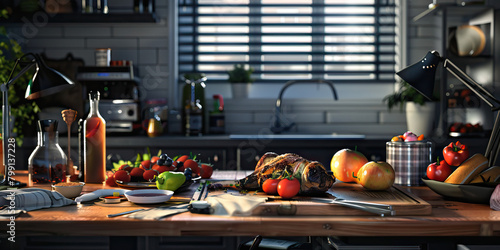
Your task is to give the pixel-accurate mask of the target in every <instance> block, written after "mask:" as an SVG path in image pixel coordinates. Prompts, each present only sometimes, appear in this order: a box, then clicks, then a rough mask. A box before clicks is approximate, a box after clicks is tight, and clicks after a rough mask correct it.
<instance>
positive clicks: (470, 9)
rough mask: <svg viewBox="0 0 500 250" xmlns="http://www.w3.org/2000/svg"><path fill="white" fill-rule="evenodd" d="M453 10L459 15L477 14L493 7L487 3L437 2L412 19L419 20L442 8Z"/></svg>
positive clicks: (453, 12) (454, 13)
mask: <svg viewBox="0 0 500 250" xmlns="http://www.w3.org/2000/svg"><path fill="white" fill-rule="evenodd" d="M444 9H446V10H451V12H452V13H451V14H453V15H458V16H475V15H477V14H479V13H481V12H483V11H485V10H488V9H491V7H489V6H485V5H477V4H476V5H465V6H462V5H456V4H439V5H438V4H436V5H431V6H429V9H427V10H425V11H423V12H422V13H420V14H418V15H416V16H415V17H414V18H413V19H412V21H413V22H417V21H419V20H420V19H422V18H424V17H426V16H428V15H430V14H436V13H438V12H439V11H442V10H444Z"/></svg>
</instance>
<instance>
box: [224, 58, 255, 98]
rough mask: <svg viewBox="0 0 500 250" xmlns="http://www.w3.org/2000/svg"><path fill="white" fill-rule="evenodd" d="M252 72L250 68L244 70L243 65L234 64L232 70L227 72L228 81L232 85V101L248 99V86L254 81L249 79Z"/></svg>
mask: <svg viewBox="0 0 500 250" xmlns="http://www.w3.org/2000/svg"><path fill="white" fill-rule="evenodd" d="M253 71H254V70H253V68H252V67H248V69H246V67H245V65H242V64H235V65H234V66H233V69H231V70H229V71H228V72H227V73H228V75H229V78H228V81H229V82H230V83H231V85H232V93H233V99H236V98H247V97H248V90H249V88H250V84H251V83H252V82H253V81H254V79H252V78H251V76H252V73H253Z"/></svg>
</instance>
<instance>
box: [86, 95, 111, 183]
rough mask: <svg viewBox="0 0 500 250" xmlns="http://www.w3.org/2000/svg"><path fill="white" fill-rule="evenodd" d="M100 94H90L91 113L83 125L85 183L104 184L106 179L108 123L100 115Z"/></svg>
mask: <svg viewBox="0 0 500 250" xmlns="http://www.w3.org/2000/svg"><path fill="white" fill-rule="evenodd" d="M99 95H100V94H99V92H98V91H97V92H90V93H89V101H90V112H89V115H88V116H87V119H86V120H85V122H84V124H83V129H84V132H83V133H84V135H85V140H84V147H83V148H84V152H83V154H84V156H85V167H84V169H85V182H86V183H103V182H104V181H105V179H106V121H105V120H104V119H103V118H102V116H101V114H99Z"/></svg>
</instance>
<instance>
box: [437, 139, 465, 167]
mask: <svg viewBox="0 0 500 250" xmlns="http://www.w3.org/2000/svg"><path fill="white" fill-rule="evenodd" d="M443 157H444V160H445V161H446V163H448V165H450V166H454V167H456V166H459V165H460V164H462V162H464V161H465V160H467V158H469V148H468V147H467V146H466V145H463V144H462V143H460V142H459V141H457V142H456V143H453V142H452V143H450V145H448V146H446V147H445V148H444V149H443Z"/></svg>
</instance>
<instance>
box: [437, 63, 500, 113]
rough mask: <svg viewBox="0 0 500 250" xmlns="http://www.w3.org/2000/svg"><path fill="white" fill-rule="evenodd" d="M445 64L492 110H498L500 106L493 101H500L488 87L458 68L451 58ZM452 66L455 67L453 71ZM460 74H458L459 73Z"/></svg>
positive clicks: (499, 102)
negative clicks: (496, 105)
mask: <svg viewBox="0 0 500 250" xmlns="http://www.w3.org/2000/svg"><path fill="white" fill-rule="evenodd" d="M443 66H444V67H445V68H446V69H447V70H448V72H450V73H451V74H452V75H453V76H455V77H456V78H457V79H458V80H460V82H462V83H463V84H464V85H465V86H467V87H468V88H469V89H470V90H471V91H472V92H474V93H475V94H476V95H477V96H478V97H479V98H481V100H483V101H484V102H485V103H486V104H488V106H490V108H491V109H492V110H497V109H498V107H495V104H493V102H496V103H498V104H500V101H499V100H498V99H496V98H495V97H494V96H493V95H492V94H491V93H490V92H489V91H488V90H487V89H485V88H484V87H483V86H481V85H480V84H479V83H477V82H476V81H474V79H472V78H471V77H470V76H469V75H467V74H466V73H465V72H463V71H462V70H461V69H460V68H458V67H457V66H456V65H455V64H454V63H453V62H452V61H450V60H449V59H445V61H444V64H443ZM449 66H451V68H453V70H455V71H456V72H455V71H453V70H452V69H451V68H450V67H449ZM457 72H458V73H459V74H460V76H459V75H458V73H457Z"/></svg>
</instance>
